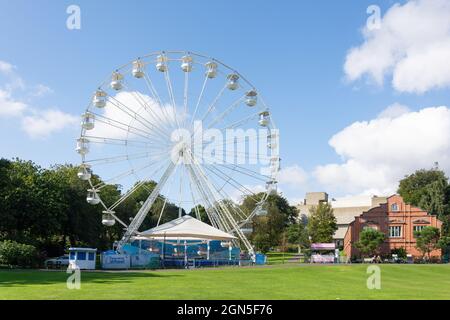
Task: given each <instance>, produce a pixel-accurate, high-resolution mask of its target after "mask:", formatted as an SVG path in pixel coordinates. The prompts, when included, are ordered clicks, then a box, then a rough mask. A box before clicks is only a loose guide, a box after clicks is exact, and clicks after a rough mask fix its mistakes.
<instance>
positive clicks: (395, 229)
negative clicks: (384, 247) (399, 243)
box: [389, 226, 402, 238]
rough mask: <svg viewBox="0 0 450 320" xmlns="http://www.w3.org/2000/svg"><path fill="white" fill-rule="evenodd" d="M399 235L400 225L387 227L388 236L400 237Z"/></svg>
mask: <svg viewBox="0 0 450 320" xmlns="http://www.w3.org/2000/svg"><path fill="white" fill-rule="evenodd" d="M401 236H402V227H400V226H392V227H389V237H390V238H400V237H401Z"/></svg>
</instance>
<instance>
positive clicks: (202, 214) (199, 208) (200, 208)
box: [190, 204, 211, 225]
mask: <svg viewBox="0 0 450 320" xmlns="http://www.w3.org/2000/svg"><path fill="white" fill-rule="evenodd" d="M196 211H198V213H199V214H200V221H202V222H204V223H207V224H209V225H210V224H211V221H209V217H208V214H207V213H206V209H205V207H204V206H202V205H201V204H199V205H197V206H196V208H195V207H194V208H192V209H191V211H190V215H191V216H192V217H196V216H197V214H196Z"/></svg>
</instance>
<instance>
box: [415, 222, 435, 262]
mask: <svg viewBox="0 0 450 320" xmlns="http://www.w3.org/2000/svg"><path fill="white" fill-rule="evenodd" d="M414 236H415V237H416V248H417V249H418V250H419V251H420V252H421V253H422V259H423V258H425V256H427V258H428V260H430V259H431V252H432V251H433V250H436V249H439V248H440V245H441V244H442V242H441V243H439V240H440V238H441V233H440V231H439V229H438V228H435V227H425V228H423V229H422V230H421V231H415V232H414Z"/></svg>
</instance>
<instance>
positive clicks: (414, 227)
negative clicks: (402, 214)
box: [413, 226, 426, 235]
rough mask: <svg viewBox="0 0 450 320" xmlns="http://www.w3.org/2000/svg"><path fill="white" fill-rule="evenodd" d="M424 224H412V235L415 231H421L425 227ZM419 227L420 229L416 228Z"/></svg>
mask: <svg viewBox="0 0 450 320" xmlns="http://www.w3.org/2000/svg"><path fill="white" fill-rule="evenodd" d="M425 227H426V226H413V235H414V233H415V232H416V231H422V230H423V228H425ZM419 228H420V230H417V229H419Z"/></svg>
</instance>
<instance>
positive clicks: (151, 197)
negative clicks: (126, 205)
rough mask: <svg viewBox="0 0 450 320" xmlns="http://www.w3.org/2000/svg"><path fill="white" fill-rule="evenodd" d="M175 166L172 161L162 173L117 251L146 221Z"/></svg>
mask: <svg viewBox="0 0 450 320" xmlns="http://www.w3.org/2000/svg"><path fill="white" fill-rule="evenodd" d="M175 167H176V163H174V162H170V164H169V166H168V167H167V169H166V171H165V172H164V174H163V175H162V177H161V180H160V181H159V183H158V184H157V185H156V186H155V188H154V189H153V191H152V193H151V194H150V195H149V197H148V198H147V200H145V202H144V204H143V205H142V207H141V208H140V209H139V211H138V213H137V214H136V216H135V217H134V218H133V220H132V221H131V223H130V225H129V226H128V228H127V229H126V231H125V233H124V235H123V237H122V239H120V241H119V242H118V244H117V251H119V252H121V251H122V247H123V245H124V244H126V243H128V242H129V241H130V239H131V237H132V236H133V235H134V234H135V233H136V232H137V231H138V229H139V227H140V226H141V225H142V223H143V222H144V219H145V217H146V216H147V214H148V213H149V211H150V209H151V208H152V206H153V203H154V202H155V201H156V199H157V198H158V196H159V192H160V191H161V189H162V188H163V187H164V185H165V184H166V182H167V180H168V179H169V177H170V175H171V174H172V172H173V170H174V169H175Z"/></svg>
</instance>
